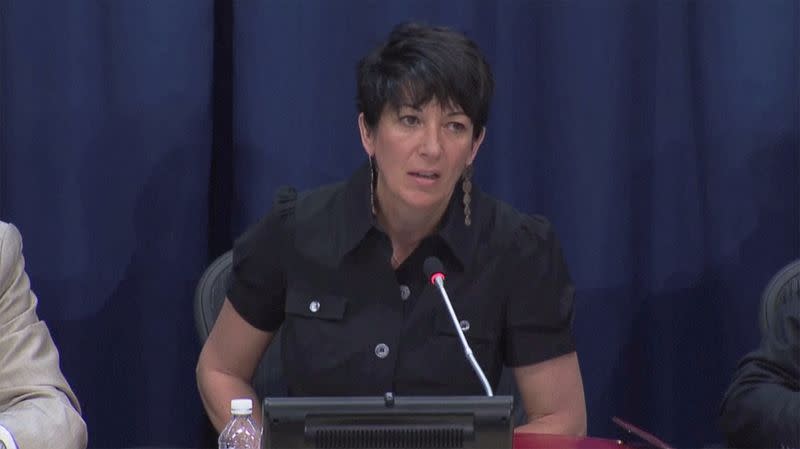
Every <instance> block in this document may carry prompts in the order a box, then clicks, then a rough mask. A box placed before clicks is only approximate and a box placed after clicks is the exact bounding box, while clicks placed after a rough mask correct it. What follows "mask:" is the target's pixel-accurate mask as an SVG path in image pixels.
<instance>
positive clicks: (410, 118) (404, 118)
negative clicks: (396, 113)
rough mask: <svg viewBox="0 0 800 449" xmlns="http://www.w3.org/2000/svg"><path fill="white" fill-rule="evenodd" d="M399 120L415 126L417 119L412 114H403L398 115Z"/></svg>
mask: <svg viewBox="0 0 800 449" xmlns="http://www.w3.org/2000/svg"><path fill="white" fill-rule="evenodd" d="M400 121H401V122H402V123H403V124H404V125H406V126H417V125H418V124H419V119H418V118H417V117H415V116H413V115H404V116H402V117H400Z"/></svg>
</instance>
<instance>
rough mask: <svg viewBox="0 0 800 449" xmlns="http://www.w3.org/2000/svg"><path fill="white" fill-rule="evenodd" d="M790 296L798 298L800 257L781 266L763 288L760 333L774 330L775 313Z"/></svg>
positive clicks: (799, 292) (799, 294)
mask: <svg viewBox="0 0 800 449" xmlns="http://www.w3.org/2000/svg"><path fill="white" fill-rule="evenodd" d="M792 298H793V299H795V300H797V298H800V259H798V260H795V261H794V262H791V263H789V264H788V265H786V266H785V267H783V268H782V269H781V270H780V271H779V272H778V273H776V274H775V276H773V277H772V279H771V280H770V281H769V283H768V284H767V286H766V287H765V288H764V293H763V294H762V295H761V312H760V316H759V326H760V327H761V332H762V334H764V335H766V334H767V333H771V332H775V326H776V325H777V323H776V319H777V318H776V314H777V313H778V310H779V309H780V308H781V307H784V305H786V303H787V302H788V301H789V300H790V299H792Z"/></svg>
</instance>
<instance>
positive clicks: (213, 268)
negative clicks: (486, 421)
mask: <svg viewBox="0 0 800 449" xmlns="http://www.w3.org/2000/svg"><path fill="white" fill-rule="evenodd" d="M232 262H233V251H228V252H226V253H225V254H223V255H221V256H219V257H218V258H217V259H216V260H214V262H212V263H211V265H209V267H208V268H207V269H206V271H205V272H204V273H203V276H202V277H201V278H200V281H199V282H198V283H197V290H196V291H195V296H194V321H195V325H196V327H197V334H198V335H199V336H200V342H201V343H203V342H205V341H206V338H208V334H209V332H210V331H211V328H212V326H214V322H215V321H216V320H217V315H218V314H219V310H220V308H222V302H223V301H224V300H225V295H226V293H227V291H228V286H229V285H230V276H231V263H232ZM280 346H281V338H280V330H278V332H277V333H275V336H274V337H273V339H272V342H271V343H270V345H269V347H267V351H266V352H265V353H264V357H262V358H261V362H259V364H258V367H257V368H256V372H255V375H254V376H253V382H252V383H253V389H255V391H256V394H257V395H258V397H260V398H264V397H266V396H273V397H274V396H278V397H280V396H287V395H288V393H289V388H288V386H287V383H286V380H285V379H284V377H283V369H282V367H281V363H282V362H281V349H280ZM495 394H497V395H509V396H514V410H513V412H512V416H513V417H514V422H515V423H517V425H520V424H523V423H525V422H526V421H527V419H526V416H525V408H524V407H523V406H522V403H521V399H520V395H519V392H518V391H517V384H516V382H515V381H514V374H513V372H512V371H511V370H510V369H504V370H503V373H502V375H501V376H500V383H499V385H498V387H497V391H496V392H495Z"/></svg>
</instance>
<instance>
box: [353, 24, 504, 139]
mask: <svg viewBox="0 0 800 449" xmlns="http://www.w3.org/2000/svg"><path fill="white" fill-rule="evenodd" d="M357 77H358V98H357V102H358V111H359V112H362V113H364V119H365V121H366V124H367V126H369V127H370V128H375V126H377V124H378V121H379V120H380V117H381V113H383V110H384V108H385V107H386V106H387V105H389V106H391V107H393V108H395V109H399V108H400V107H401V106H402V105H404V104H410V105H412V106H414V107H420V106H423V105H425V104H426V103H428V102H429V101H431V100H433V99H436V100H437V101H439V102H440V103H441V104H442V105H449V106H460V107H461V109H462V110H463V111H464V113H465V114H466V115H467V116H468V117H469V118H470V120H472V124H473V127H474V128H473V132H474V137H477V136H478V135H479V134H480V133H481V131H482V130H483V127H484V126H486V121H487V120H488V119H489V103H490V102H491V98H492V92H493V91H494V79H493V77H492V72H491V69H490V68H489V64H488V63H487V62H486V59H485V58H484V57H483V54H481V51H480V49H479V48H478V46H477V44H475V42H473V41H472V40H470V39H469V38H467V37H466V36H464V35H463V34H461V33H459V32H456V31H453V30H450V29H448V28H444V27H431V26H426V25H421V24H417V23H405V24H401V25H398V26H396V27H395V28H394V29H393V30H392V32H391V34H389V38H388V39H387V40H386V42H384V43H382V44H381V45H379V46H378V47H376V48H375V49H374V50H372V52H370V53H369V54H368V55H367V56H365V57H364V58H363V59H362V60H361V61H359V63H358V70H357Z"/></svg>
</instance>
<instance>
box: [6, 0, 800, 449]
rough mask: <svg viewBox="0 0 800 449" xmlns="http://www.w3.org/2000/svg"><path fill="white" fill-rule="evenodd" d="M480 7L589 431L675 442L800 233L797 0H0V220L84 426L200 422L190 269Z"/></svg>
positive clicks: (483, 179)
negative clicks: (554, 273)
mask: <svg viewBox="0 0 800 449" xmlns="http://www.w3.org/2000/svg"><path fill="white" fill-rule="evenodd" d="M407 20H420V21H425V22H429V23H436V24H444V25H449V26H452V27H454V28H457V29H460V30H462V31H465V32H466V33H467V34H468V35H470V36H471V37H472V38H474V39H475V40H476V41H477V42H478V43H479V45H480V46H481V47H482V48H483V50H484V51H485V53H486V55H487V57H488V59H489V61H490V63H491V64H492V66H493V69H494V72H495V77H496V80H497V92H496V96H495V101H494V105H493V109H492V115H491V119H490V122H489V126H488V135H487V139H486V141H485V143H484V146H483V149H482V151H481V153H480V154H479V156H478V160H477V165H476V178H477V181H478V182H479V183H480V185H481V186H482V187H483V188H484V189H485V190H487V191H489V192H491V193H493V194H494V195H496V196H498V197H500V198H502V199H504V200H506V201H508V202H510V203H511V204H513V205H514V206H516V207H518V208H519V209H521V210H523V211H526V212H531V213H533V212H536V213H543V214H545V215H546V216H548V217H549V218H550V219H551V220H552V221H553V222H554V224H555V226H556V229H557V231H558V233H559V236H560V238H561V240H562V243H563V246H564V250H565V253H566V257H567V260H568V262H569V266H570V268H571V272H572V275H573V278H574V281H575V283H576V285H577V289H578V290H577V292H578V293H577V294H578V297H577V302H576V307H577V316H576V322H575V331H576V335H577V340H578V348H579V354H580V359H581V367H582V373H583V378H584V383H585V388H586V394H587V405H588V412H589V433H590V434H591V435H595V436H601V437H619V436H621V433H620V432H619V431H618V430H617V429H615V428H614V426H613V424H612V423H611V421H610V417H611V416H612V415H618V416H621V417H623V418H627V419H628V420H630V421H632V422H634V423H636V424H639V425H641V426H643V427H645V428H647V429H649V430H651V431H653V432H654V433H655V434H657V435H659V436H661V437H662V438H663V439H665V440H667V441H668V442H671V443H673V444H675V445H677V446H680V447H696V446H700V445H704V444H709V443H713V442H718V441H721V437H720V435H719V433H718V431H717V428H716V414H717V409H718V405H719V401H720V399H721V395H722V392H723V391H724V389H725V387H726V386H727V383H728V382H729V380H730V376H731V374H732V372H733V369H734V367H735V364H736V361H737V360H738V359H739V358H740V357H741V356H742V355H743V354H744V353H745V352H746V351H748V350H750V349H751V348H753V347H755V346H756V345H757V342H758V329H757V327H758V326H757V318H756V311H757V308H758V302H759V294H760V292H761V289H762V288H763V286H764V284H765V283H766V282H767V280H768V279H769V277H770V276H771V275H772V274H773V273H774V272H775V271H776V270H778V269H779V268H780V267H781V266H782V265H784V264H785V263H787V262H789V261H790V260H792V259H795V258H798V257H800V112H799V109H800V108H799V107H798V104H799V103H800V70H799V69H798V55H800V32H798V27H799V26H800V6H799V5H798V2H797V1H795V0H764V1H756V0H739V1H736V0H704V1H681V0H669V1H641V0H630V1H622V0H607V1H569V0H562V1H522V0H503V1H499V2H487V1H479V0H470V1H460V0H440V1H430V0H419V1H394V2H382V1H367V0H358V1H357V0H349V1H344V2H330V1H325V0H318V1H240V2H233V3H229V2H222V1H217V2H213V1H211V0H165V1H158V2H155V1H150V2H138V1H136V2H135V1H109V2H90V1H85V0H80V1H77V0H76V1H71V2H57V1H42V0H40V1H36V0H30V1H25V2H23V1H17V0H0V219H3V220H5V221H11V222H14V223H16V224H17V225H18V226H19V227H20V229H21V230H22V232H23V235H24V237H25V253H26V256H27V262H28V269H29V273H30V274H31V277H32V281H33V286H34V288H35V290H36V291H37V293H38V295H39V297H40V309H39V311H40V315H41V317H42V318H43V319H45V320H46V321H47V322H48V324H49V326H50V328H51V331H52V332H53V334H54V338H55V340H56V342H57V344H58V345H59V347H60V348H61V352H62V366H63V369H64V371H65V373H66V375H67V377H68V379H69V380H70V381H71V383H72V385H73V387H74V388H75V390H76V392H77V394H78V396H79V397H80V399H81V403H82V405H83V408H84V415H85V417H86V420H87V422H88V424H89V430H90V447H98V448H99V447H124V446H135V445H171V446H182V447H195V446H204V445H207V446H210V445H212V444H213V443H212V439H213V435H210V432H209V430H208V427H207V423H206V420H205V417H204V415H203V412H202V407H201V404H200V401H199V398H198V395H197V393H196V388H195V381H194V364H195V361H196V357H197V354H198V352H199V347H198V343H197V340H196V337H195V335H194V327H193V326H194V325H193V322H192V308H191V307H192V294H193V289H194V285H195V282H196V281H197V279H198V278H199V276H200V274H201V272H202V270H203V268H204V267H205V266H206V265H207V264H208V263H209V262H210V260H212V259H213V257H215V256H216V255H218V254H219V253H221V252H222V251H224V250H225V249H227V248H229V247H230V244H231V239H232V238H233V237H235V236H236V235H238V234H239V233H240V232H242V231H243V230H244V229H245V228H246V227H247V226H248V225H249V224H251V223H253V222H254V221H256V220H257V219H258V218H259V217H260V216H261V215H263V214H264V213H265V212H267V210H268V209H269V206H270V204H271V201H272V194H273V192H274V191H275V189H276V188H277V186H279V185H283V184H291V185H294V186H297V187H299V188H310V187H313V186H316V185H319V184H322V183H327V182H332V181H336V180H340V179H342V178H344V177H346V176H348V175H349V173H350V172H351V171H352V170H353V169H354V168H355V167H356V166H357V165H358V164H360V163H361V162H362V161H363V160H364V158H365V156H364V153H363V150H362V149H361V147H360V143H359V140H358V134H357V128H356V121H355V119H356V111H355V100H354V97H355V82H354V66H355V64H356V62H357V60H358V58H359V57H360V56H362V55H363V54H364V53H365V52H366V51H368V50H369V49H370V48H371V47H372V46H373V45H374V44H376V43H377V42H379V41H380V40H381V39H382V38H383V37H384V36H385V35H386V34H387V33H388V31H389V30H390V28H391V27H392V26H393V25H394V24H396V23H398V22H401V21H407Z"/></svg>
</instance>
